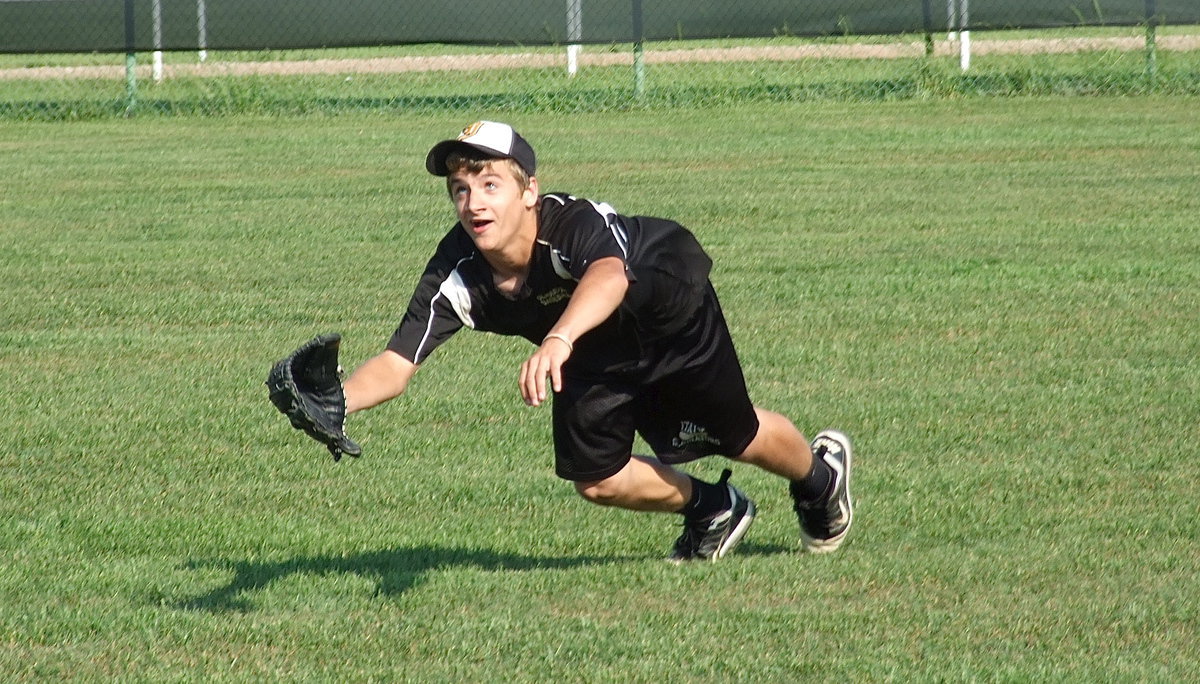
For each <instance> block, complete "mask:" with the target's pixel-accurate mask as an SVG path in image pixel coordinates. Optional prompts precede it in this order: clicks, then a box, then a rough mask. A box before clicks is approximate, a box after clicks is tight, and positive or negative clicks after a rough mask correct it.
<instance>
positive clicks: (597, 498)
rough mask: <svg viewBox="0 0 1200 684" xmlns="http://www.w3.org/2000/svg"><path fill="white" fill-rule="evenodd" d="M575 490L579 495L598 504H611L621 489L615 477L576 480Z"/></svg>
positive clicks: (619, 494)
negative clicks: (583, 480)
mask: <svg viewBox="0 0 1200 684" xmlns="http://www.w3.org/2000/svg"><path fill="white" fill-rule="evenodd" d="M575 491H576V492H578V493H579V496H582V497H583V498H584V499H586V500H588V501H590V502H592V503H594V504H598V505H600V506H611V505H613V503H615V502H616V501H617V500H619V499H620V496H621V489H620V486H619V484H618V481H617V478H616V477H610V478H606V479H604V480H593V481H590V482H576V483H575Z"/></svg>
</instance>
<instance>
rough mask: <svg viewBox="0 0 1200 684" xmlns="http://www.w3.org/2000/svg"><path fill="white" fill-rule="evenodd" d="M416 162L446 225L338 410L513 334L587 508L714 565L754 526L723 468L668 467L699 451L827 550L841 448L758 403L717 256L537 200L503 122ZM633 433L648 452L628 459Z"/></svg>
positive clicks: (556, 198)
mask: <svg viewBox="0 0 1200 684" xmlns="http://www.w3.org/2000/svg"><path fill="white" fill-rule="evenodd" d="M425 166H426V169H427V170H428V171H429V172H430V173H431V174H433V175H435V176H441V177H444V178H445V179H446V188H447V190H448V191H449V195H450V200H451V202H452V203H453V205H454V212H455V215H456V217H457V222H456V223H455V225H454V226H453V227H452V228H451V229H450V231H449V232H448V233H446V235H445V236H444V237H443V238H442V239H441V241H440V243H438V245H437V249H436V250H435V252H434V254H433V257H432V258H431V259H430V260H429V263H428V265H427V266H426V268H425V271H424V274H423V275H422V276H421V278H420V281H419V282H418V283H417V286H416V289H415V291H414V293H413V295H412V299H411V301H410V302H409V305H408V310H407V312H406V313H405V314H404V317H403V320H402V321H401V322H400V324H399V327H398V328H397V329H396V331H395V333H394V334H393V335H392V337H391V340H390V341H389V342H388V344H387V347H386V349H385V350H384V351H383V352H382V353H380V354H378V355H377V356H374V357H372V358H370V359H369V360H367V361H366V362H365V363H364V364H363V365H362V366H360V367H359V368H357V369H356V370H355V371H354V372H353V373H352V374H351V375H350V376H349V377H348V378H347V379H346V381H345V383H344V397H345V399H344V400H345V406H344V410H345V414H347V415H348V414H352V413H354V412H356V411H362V410H364V409H368V408H371V407H374V406H376V405H379V404H381V403H383V402H385V401H388V400H390V399H393V398H395V397H397V396H399V395H401V394H403V393H404V392H405V390H406V389H407V388H408V385H409V382H410V381H411V380H412V378H413V375H414V374H415V373H416V371H417V368H418V367H419V366H420V365H421V364H423V363H425V362H426V361H428V360H429V358H430V356H431V355H433V353H434V351H435V350H436V349H437V348H438V346H439V345H441V344H442V343H443V342H445V341H446V340H447V339H448V338H449V337H450V336H451V335H453V334H454V333H456V332H457V331H459V330H460V329H461V328H463V327H464V326H465V327H468V328H472V329H475V330H482V331H487V332H493V333H498V334H501V335H518V336H521V337H524V338H525V339H527V340H529V341H530V342H531V343H533V345H534V347H535V349H534V351H533V353H532V354H531V355H530V356H529V358H528V359H526V360H525V361H524V362H523V363H522V364H521V366H520V369H519V371H518V377H517V381H518V388H519V390H520V394H521V397H522V398H523V399H524V401H525V403H526V404H528V405H529V406H540V405H542V404H543V403H547V402H549V403H551V404H552V407H551V413H552V419H553V428H554V455H555V470H556V472H557V474H558V476H559V477H561V478H563V479H566V480H569V481H571V482H573V483H574V486H575V490H576V491H577V492H578V493H579V494H580V495H581V496H582V497H583V498H584V499H586V500H588V501H590V502H592V503H596V504H600V505H605V506H617V507H620V508H625V509H629V510H634V511H659V512H665V513H674V514H678V515H681V516H682V518H683V533H682V534H681V535H680V536H679V538H678V539H677V540H676V542H675V545H674V549H673V551H672V553H671V555H670V559H671V560H672V561H674V562H686V561H692V560H717V559H719V558H722V557H723V556H725V555H726V554H727V553H729V552H730V551H731V550H733V548H734V547H735V546H737V544H738V543H739V542H740V541H741V540H742V538H743V536H744V535H745V534H746V531H747V529H749V527H750V525H751V523H752V522H753V521H754V517H755V504H754V502H753V501H752V500H750V499H749V498H748V497H747V496H746V495H745V494H743V493H742V492H741V491H740V490H738V489H737V488H736V487H734V486H733V485H731V484H729V483H728V479H729V476H730V470H728V469H726V470H725V471H724V472H723V473H722V475H721V477H720V479H719V480H718V481H717V482H715V483H714V482H704V481H701V480H699V479H696V478H694V477H691V476H690V475H688V474H687V473H685V472H683V471H681V470H679V469H678V468H676V467H675V466H676V465H677V464H679V463H684V462H687V461H690V460H693V459H696V458H701V457H705V456H710V455H721V456H724V457H727V458H729V459H731V460H733V461H737V462H742V463H749V464H751V465H754V466H757V467H759V468H761V469H763V470H766V471H767V472H770V473H774V474H776V475H778V476H780V477H783V478H785V479H786V480H787V481H788V482H789V487H790V493H791V496H792V499H793V501H794V503H795V505H794V507H795V512H796V514H797V517H798V519H799V525H800V539H801V544H802V547H803V548H804V549H806V550H808V551H813V552H828V551H833V550H835V549H837V548H838V546H839V545H840V544H841V543H842V542H843V541H844V540H845V538H846V535H847V533H848V532H849V530H850V525H851V522H852V521H853V508H852V503H851V499H850V491H849V483H850V466H851V446H850V441H849V440H848V439H847V438H846V436H845V435H843V434H841V433H839V432H835V431H825V432H822V433H820V434H818V435H817V436H816V438H815V439H814V440H813V442H812V443H811V444H810V443H809V442H808V441H806V440H805V438H804V437H803V436H802V435H801V434H800V432H799V431H798V430H797V429H796V427H795V426H794V425H793V424H792V423H791V422H790V421H789V420H788V419H787V418H785V417H784V416H782V415H780V414H778V413H774V412H771V411H768V410H766V409H763V408H759V407H756V406H754V404H753V403H751V400H750V397H749V394H748V392H747V389H746V384H745V380H744V378H743V374H742V369H741V366H740V364H739V362H738V358H737V354H736V352H735V350H734V346H733V341H732V340H731V338H730V335H729V330H728V328H727V327H726V323H725V320H724V317H723V315H722V312H721V307H720V305H719V303H718V301H717V296H716V293H715V291H714V290H713V287H712V284H711V283H710V282H709V277H708V276H709V271H710V269H711V267H712V261H711V260H710V259H709V257H708V255H707V254H706V253H705V252H704V250H703V249H702V248H701V247H700V245H699V243H698V242H697V241H696V239H695V237H694V236H693V235H692V234H691V233H690V232H689V231H688V230H687V229H685V228H684V227H682V226H680V225H679V224H677V223H675V222H672V221H668V220H664V219H659V218H650V217H645V216H628V215H623V214H620V213H618V212H617V211H616V210H615V209H613V207H611V206H609V205H608V204H605V203H603V202H596V201H591V200H587V199H583V198H578V197H573V196H571V195H566V194H559V193H549V194H540V192H539V187H538V179H537V176H536V173H537V160H536V156H535V154H534V151H533V148H532V147H530V145H529V143H528V142H527V141H526V140H525V139H524V138H523V137H521V136H520V135H519V134H518V133H517V132H516V131H514V130H513V129H512V127H510V126H508V125H506V124H503V123H496V122H491V121H480V122H477V123H474V124H471V125H470V126H468V127H467V128H466V129H464V130H463V132H462V134H461V135H459V136H458V137H457V138H456V139H453V140H444V141H442V142H439V143H437V144H436V145H434V146H433V148H432V149H431V150H430V151H429V154H428V156H427V158H426V163H425ZM551 397H552V400H551ZM635 433H637V434H640V435H641V436H642V437H643V439H644V440H645V442H646V443H647V444H649V445H650V447H651V448H652V449H653V451H654V457H650V456H641V455H635V454H633V453H632V448H633V443H634V436H635ZM343 436H344V435H343ZM355 448H357V447H355ZM331 450H334V448H333V447H331ZM338 455H340V454H339V453H338V452H337V451H335V456H338Z"/></svg>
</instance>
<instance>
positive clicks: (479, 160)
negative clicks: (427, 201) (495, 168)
mask: <svg viewBox="0 0 1200 684" xmlns="http://www.w3.org/2000/svg"><path fill="white" fill-rule="evenodd" d="M492 163H495V164H504V165H506V166H507V167H508V169H509V171H511V172H512V175H513V178H516V179H517V185H518V186H519V187H520V189H521V192H524V191H526V190H528V189H529V174H528V173H527V172H526V171H525V169H524V168H523V167H522V166H521V165H520V164H518V163H517V160H515V159H510V158H508V157H492V156H489V155H487V154H486V153H484V152H482V151H479V152H476V151H474V150H462V151H455V152H451V153H450V154H448V155H446V171H447V173H446V190H447V191H450V176H452V175H454V174H456V173H459V172H464V171H465V172H466V173H469V174H477V173H482V172H483V169H484V168H485V167H487V165H488V164H492Z"/></svg>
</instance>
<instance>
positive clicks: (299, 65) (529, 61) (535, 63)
mask: <svg viewBox="0 0 1200 684" xmlns="http://www.w3.org/2000/svg"><path fill="white" fill-rule="evenodd" d="M1156 44H1157V47H1158V49H1160V50H1178V51H1184V50H1198V49H1200V36H1162V37H1160V38H1158V40H1157V42H1156ZM1145 46H1146V44H1145V40H1144V39H1143V38H1135V37H1129V38H1061V39H1054V40H1048V39H1025V40H991V41H989V40H975V41H972V43H971V55H972V56H980V55H1032V54H1067V53H1077V52H1098V51H1109V50H1115V51H1123V52H1128V51H1134V50H1143V49H1145ZM593 49H600V48H593ZM958 53H959V43H958V42H957V41H939V42H937V43H936V44H935V46H934V54H935V55H938V56H952V55H957V54H958ZM924 54H925V44H924V43H921V42H909V43H881V44H860V45H797V46H789V47H735V48H698V49H694V50H653V51H647V52H646V53H645V61H646V63H647V64H681V63H688V62H697V63H705V62H754V61H770V62H788V61H796V60H804V59H901V58H914V57H920V56H922V55H924ZM632 63H633V55H632V54H630V53H618V52H589V51H588V48H587V47H585V48H584V49H583V50H582V51H581V53H580V54H579V66H580V67H587V66H620V65H628V64H632ZM566 66H567V58H566V54H565V52H564V53H556V54H546V53H541V54H533V53H507V54H494V55H483V54H480V55H440V56H432V57H376V58H368V59H314V60H304V61H274V62H219V61H211V62H204V63H199V64H166V65H164V66H163V77H164V78H172V77H180V76H188V77H220V76H251V75H258V76H276V75H288V76H300V75H318V74H325V75H327V74H395V73H412V72H429V71H485V70H497V69H513V68H550V67H561V68H564V69H565V68H566ZM150 69H151V66H150V65H149V64H145V63H142V64H139V65H138V67H137V68H136V72H135V73H136V74H137V75H138V77H149V76H150ZM105 78H111V79H119V78H125V67H124V66H62V67H29V68H24V69H0V80H15V79H31V80H36V79H105Z"/></svg>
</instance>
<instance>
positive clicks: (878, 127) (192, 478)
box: [0, 97, 1200, 683]
mask: <svg viewBox="0 0 1200 684" xmlns="http://www.w3.org/2000/svg"><path fill="white" fill-rule="evenodd" d="M1197 104H1198V103H1197V100H1196V99H1195V98H1189V97H1141V98H1116V97H1113V98H1045V99H1040V98H1011V99H1000V98H976V99H946V100H936V101H905V102H873V103H865V104H853V103H834V102H826V103H817V104H805V105H764V104H762V103H758V104H753V105H751V106H744V107H736V106H734V107H727V108H722V109H720V110H682V111H678V112H675V113H670V114H668V113H664V112H662V111H636V112H626V113H619V112H610V113H597V114H577V115H572V116H569V117H564V116H561V115H560V116H553V115H534V114H525V113H522V114H516V115H504V116H506V117H508V118H509V120H511V121H512V122H513V123H514V124H515V125H517V127H518V128H519V129H520V130H522V132H524V133H525V134H526V135H527V136H528V137H529V138H531V140H532V141H533V142H534V144H535V146H537V148H538V150H539V156H540V158H541V160H542V161H541V168H540V171H541V181H542V187H543V189H545V190H555V189H563V190H570V191H573V192H576V193H578V194H582V195H585V196H588V197H592V198H596V199H603V200H607V201H609V202H611V203H613V204H614V205H615V206H617V207H618V208H620V209H622V210H624V211H626V212H629V213H650V214H659V215H666V216H670V217H673V218H677V219H679V220H680V221H682V222H683V223H685V224H687V225H688V226H690V227H691V228H692V229H693V230H694V231H695V232H696V233H697V234H698V235H699V237H700V238H701V240H702V242H704V243H705V244H706V245H707V246H708V247H709V249H710V251H711V253H712V254H713V255H714V257H715V258H716V260H717V267H716V270H715V273H714V276H713V278H714V281H715V282H716V284H717V287H718V289H719V291H720V292H721V293H722V299H723V302H724V304H725V306H726V309H727V312H728V315H729V318H730V323H731V325H732V327H733V329H734V334H735V338H736V340H737V341H738V342H739V345H740V351H741V354H742V358H743V361H744V364H745V368H746V372H747V375H748V379H749V380H750V382H751V385H752V388H753V395H754V397H755V399H756V401H758V402H759V403H760V404H762V405H765V406H768V407H771V408H774V409H777V410H780V411H782V412H784V413H786V414H788V415H790V416H791V417H792V418H793V419H794V420H795V421H796V422H797V424H798V425H799V426H800V427H801V428H802V430H804V431H805V432H806V433H807V434H809V435H811V434H814V433H815V432H816V431H818V430H819V429H821V428H824V427H827V426H836V427H838V428H840V429H842V430H845V431H847V432H848V433H849V434H850V435H852V436H853V437H854V438H855V440H856V448H857V471H856V479H855V494H856V499H857V502H858V506H859V507H858V518H857V523H856V527H855V530H854V532H853V533H852V537H851V539H850V541H849V542H848V543H847V544H846V545H845V546H844V547H843V549H842V550H841V551H839V552H838V553H836V554H833V555H831V556H828V557H808V556H803V555H800V554H798V553H797V552H796V550H795V549H796V547H797V541H796V537H797V530H796V523H795V519H794V517H793V515H792V513H791V511H790V505H789V501H788V499H787V495H786V491H785V488H784V487H783V486H782V485H781V484H780V483H779V482H777V481H776V480H774V479H772V478H771V477H769V476H766V475H763V474H760V473H758V472H755V471H753V470H752V469H750V468H747V467H741V466H739V467H735V482H737V483H739V486H741V487H742V488H743V489H744V490H745V491H747V493H749V494H750V495H751V496H753V497H754V498H755V499H756V500H757V501H758V503H759V508H760V512H761V517H760V519H759V520H758V522H757V523H756V524H755V526H754V528H753V529H752V530H751V531H750V534H749V536H748V537H747V541H746V542H745V543H744V544H743V545H742V546H741V547H740V548H739V550H738V552H737V553H736V554H735V555H734V556H732V557H730V558H728V559H727V560H726V561H725V562H722V563H719V564H715V565H707V564H706V565H699V564H697V565H690V566H686V567H674V566H671V565H669V564H667V563H665V562H664V561H663V560H662V558H663V557H664V556H665V554H666V553H667V551H668V549H669V546H670V543H671V541H672V540H673V539H674V537H675V536H676V534H677V521H676V520H675V519H674V518H673V517H670V516H652V515H647V514H634V513H628V512H623V511H617V510H610V509H601V508H597V507H593V506H590V505H589V504H587V503H585V502H583V501H582V500H581V499H579V498H577V497H576V495H575V494H574V493H573V491H572V490H571V487H570V486H569V485H567V484H565V483H563V482H560V481H558V480H556V478H555V477H554V475H553V467H552V457H551V454H550V453H549V425H548V422H549V421H548V417H549V414H548V411H547V410H546V409H544V408H543V409H528V408H525V407H524V406H523V404H522V403H521V401H520V398H519V396H518V394H517V391H516V373H517V366H518V364H519V363H520V361H521V360H522V359H523V358H524V357H523V354H524V353H525V351H526V348H525V346H524V345H523V343H519V342H515V341H512V340H508V339H503V338H497V337H492V336H485V335H480V334H466V333H464V334H462V335H459V336H458V337H457V338H456V339H454V340H452V341H451V342H450V343H449V344H448V345H446V347H444V348H443V349H442V350H440V351H439V352H438V354H437V355H436V356H435V358H434V359H433V360H432V361H431V362H430V363H429V364H427V366H426V367H425V368H423V369H422V371H421V373H420V374H419V376H418V377H417V379H416V381H415V382H414V385H413V387H412V388H411V391H410V393H409V394H408V395H406V396H405V397H403V398H401V399H399V400H397V401H396V402H393V403H391V404H389V405H386V406H384V407H380V408H378V409H375V410H374V411H372V412H369V413H367V414H363V415H360V416H356V417H354V418H353V419H352V420H351V422H350V425H349V430H350V433H351V435H352V436H354V437H355V438H357V439H358V440H359V441H360V442H361V443H362V444H363V445H364V448H365V454H364V456H363V457H362V458H361V459H359V460H356V461H349V462H348V461H343V462H342V463H340V464H334V463H332V462H331V461H330V459H329V458H328V456H327V455H325V454H324V452H323V450H321V449H320V448H319V447H318V446H317V445H316V444H315V443H314V442H311V441H309V440H308V439H307V438H305V437H303V435H301V434H299V433H297V432H295V431H293V430H291V429H290V428H289V427H288V426H287V425H286V421H285V420H284V419H283V418H282V417H281V416H280V415H278V414H277V413H276V412H275V411H274V409H273V408H272V407H271V406H270V405H269V403H268V402H267V400H266V391H265V388H264V387H263V386H262V381H263V379H264V378H265V375H266V372H267V370H268V368H269V367H270V365H271V363H272V362H273V361H274V360H275V359H276V358H278V357H281V356H283V355H284V354H286V353H287V352H288V351H290V350H291V349H292V348H294V347H295V346H296V345H298V344H299V343H301V342H303V341H304V340H305V339H307V338H308V337H309V336H311V335H313V334H316V333H320V332H325V331H331V330H337V331H341V332H342V333H343V334H344V335H345V336H346V343H345V344H344V346H343V349H344V361H345V362H346V363H347V365H350V366H353V365H355V364H357V363H359V362H361V361H363V360H365V359H366V358H367V357H369V356H370V355H373V354H374V353H377V352H378V351H379V349H380V348H381V347H382V345H383V344H384V342H385V341H386V339H387V337H388V335H389V334H390V332H391V330H392V328H393V327H394V326H395V324H396V322H397V321H398V320H399V316H400V315H401V313H402V311H403V309H404V307H405V305H406V303H407V299H408V295H409V293H410V291H411V287H412V284H413V282H414V279H415V278H416V276H417V274H419V273H420V271H421V269H422V267H423V265H424V262H425V259H426V258H427V256H428V254H429V253H430V250H431V249H432V246H433V244H434V241H435V240H436V239H437V238H438V237H439V236H440V235H441V234H442V232H443V231H444V230H445V229H446V228H447V227H448V226H449V224H450V222H451V221H450V216H451V214H450V207H449V203H448V202H447V201H446V199H445V196H444V193H443V191H442V189H441V187H440V186H439V184H438V181H436V180H435V179H433V178H432V177H430V176H428V175H426V174H425V173H424V171H423V170H422V159H423V156H424V153H425V151H426V150H427V149H428V147H429V145H430V144H432V143H433V142H434V141H436V140H439V139H441V138H442V137H445V136H446V135H448V134H451V133H453V132H455V131H456V130H457V129H458V128H460V127H461V126H462V125H463V124H465V123H466V122H467V121H468V120H469V119H470V118H474V116H475V115H474V114H471V115H466V116H464V115H462V114H461V113H455V114H453V115H437V116H435V115H432V114H419V115H415V114H408V115H406V114H382V113H374V114H362V115H358V114H348V115H343V116H336V117H320V116H312V117H297V118H289V117H264V118H252V117H245V116H243V117H236V116H230V117H221V118H215V119H202V118H191V117H174V118H169V117H164V118H149V119H144V120H136V119H135V120H129V121H126V120H120V119H109V120H101V121H92V122H82V123H44V122H26V123H21V122H9V123H5V124H4V125H3V126H2V127H0V168H2V169H3V171H4V175H5V178H6V180H5V184H4V189H3V190H2V191H0V238H2V244H0V277H2V279H3V291H4V293H5V294H4V305H3V307H0V322H2V326H0V373H2V374H3V378H4V379H5V390H4V392H3V396H4V400H3V405H4V414H5V424H6V425H8V430H7V439H6V442H7V444H6V446H5V448H4V450H3V452H2V455H0V519H2V520H3V524H2V525H0V553H2V554H3V557H4V561H3V564H2V567H3V571H2V572H0V680H6V681H16V680H44V681H58V680H63V679H72V680H93V681H95V680H121V681H130V680H155V681H156V680H196V681H208V680H233V681H262V680H277V681H279V680H287V681H292V680H306V681H314V680H315V681H367V680H372V681H388V680H396V681H413V682H429V681H468V682H471V681H508V682H526V681H529V682H533V681H572V682H574V681H579V682H621V683H624V682H660V681H666V682H675V681H728V682H734V681H738V682H743V681H747V682H748V681H770V682H795V681H802V680H818V681H832V680H841V681H846V680H850V681H878V680H897V681H929V680H942V681H946V680H950V681H956V680H972V679H981V680H1002V681H1080V682H1085V681H1113V680H1117V681H1162V682H1175V681H1187V680H1195V679H1197V678H1200V657H1198V656H1197V655H1196V651H1195V645H1196V639H1197V634H1200V599H1198V598H1197V594H1196V588H1197V586H1200V571H1198V569H1197V563H1196V558H1197V548H1198V542H1200V526H1198V525H1197V523H1196V513H1197V505H1196V492H1197V487H1196V482H1197V481H1198V480H1200V462H1198V461H1197V458H1196V457H1197V447H1196V436H1197V427H1196V426H1197V424H1200V401H1198V399H1200V361H1198V360H1197V359H1198V358H1200V335H1198V334H1197V332H1196V321H1197V319H1198V318H1200V230H1198V229H1197V221H1196V217H1197V216H1200V193H1198V192H1197V191H1198V190H1200V173H1198V171H1197V169H1200V128H1198V127H1197V126H1196V111H1197ZM479 114H480V115H484V116H486V115H490V114H492V113H490V112H480V113H479ZM724 465H725V463H724V462H723V461H721V460H720V459H708V460H706V461H703V462H700V463H698V464H695V465H694V466H692V467H691V470H692V471H693V472H695V473H696V474H698V475H701V476H704V477H708V478H713V477H715V476H716V475H717V473H718V472H719V469H720V468H721V467H723V466H724Z"/></svg>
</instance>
